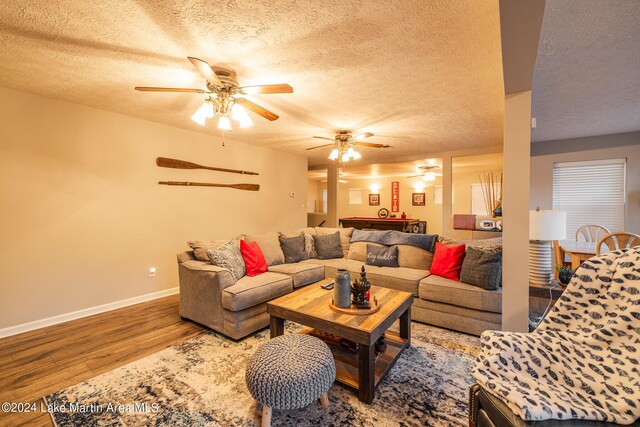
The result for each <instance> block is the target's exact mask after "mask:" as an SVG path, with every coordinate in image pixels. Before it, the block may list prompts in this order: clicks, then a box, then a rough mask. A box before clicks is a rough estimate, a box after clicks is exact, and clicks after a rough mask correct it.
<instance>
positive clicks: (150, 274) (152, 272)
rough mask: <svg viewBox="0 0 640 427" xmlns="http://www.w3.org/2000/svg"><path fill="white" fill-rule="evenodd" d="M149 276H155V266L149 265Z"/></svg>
mask: <svg viewBox="0 0 640 427" xmlns="http://www.w3.org/2000/svg"><path fill="white" fill-rule="evenodd" d="M149 277H151V278H152V279H153V278H154V277H156V268H155V267H151V268H150V269H149Z"/></svg>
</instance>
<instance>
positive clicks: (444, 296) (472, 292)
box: [419, 274, 502, 313]
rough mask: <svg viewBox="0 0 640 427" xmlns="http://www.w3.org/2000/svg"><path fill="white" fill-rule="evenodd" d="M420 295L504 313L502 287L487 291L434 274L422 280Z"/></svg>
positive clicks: (476, 308) (425, 297) (427, 298)
mask: <svg viewBox="0 0 640 427" xmlns="http://www.w3.org/2000/svg"><path fill="white" fill-rule="evenodd" d="M419 296H420V298H422V299H425V300H428V301H436V302H442V303H445V304H452V305H458V306H460V307H467V308H472V309H475V310H484V311H491V312H493V313H502V292H501V289H498V290H495V291H487V290H485V289H481V288H479V287H477V286H473V285H468V284H466V283H462V282H457V281H455V280H450V279H446V278H444V277H440V276H436V275H434V274H432V275H431V276H428V277H425V278H424V279H422V280H421V281H420V286H419Z"/></svg>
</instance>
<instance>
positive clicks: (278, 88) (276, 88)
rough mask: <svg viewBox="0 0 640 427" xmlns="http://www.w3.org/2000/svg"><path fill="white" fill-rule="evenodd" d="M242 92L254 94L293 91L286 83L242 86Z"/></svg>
mask: <svg viewBox="0 0 640 427" xmlns="http://www.w3.org/2000/svg"><path fill="white" fill-rule="evenodd" d="M240 89H242V91H243V92H245V93H246V94H247V95H254V94H258V93H293V88H292V87H291V86H289V85H288V84H286V83H283V84H277V85H259V86H243V87H241V88H240Z"/></svg>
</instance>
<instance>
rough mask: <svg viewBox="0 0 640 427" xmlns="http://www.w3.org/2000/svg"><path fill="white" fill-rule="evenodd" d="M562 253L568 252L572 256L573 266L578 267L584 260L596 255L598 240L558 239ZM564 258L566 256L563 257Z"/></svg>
mask: <svg viewBox="0 0 640 427" xmlns="http://www.w3.org/2000/svg"><path fill="white" fill-rule="evenodd" d="M558 245H559V246H560V251H561V254H563V255H564V254H567V255H569V257H570V258H571V267H572V268H577V267H579V266H580V264H582V262H583V261H586V260H588V259H589V258H591V257H594V256H595V255H596V242H586V241H584V240H560V241H558ZM562 259H564V256H563V258H562Z"/></svg>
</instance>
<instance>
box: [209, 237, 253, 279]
mask: <svg viewBox="0 0 640 427" xmlns="http://www.w3.org/2000/svg"><path fill="white" fill-rule="evenodd" d="M207 255H208V256H209V260H211V263H212V264H213V265H217V266H218V267H222V268H226V269H227V270H229V272H230V273H231V275H232V276H233V278H234V279H236V281H238V280H240V279H242V277H244V275H245V274H246V266H245V264H244V259H243V258H242V252H240V242H238V241H237V240H235V239H234V240H231V241H229V242H227V243H225V244H224V245H222V246H220V247H219V248H218V249H208V250H207Z"/></svg>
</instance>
